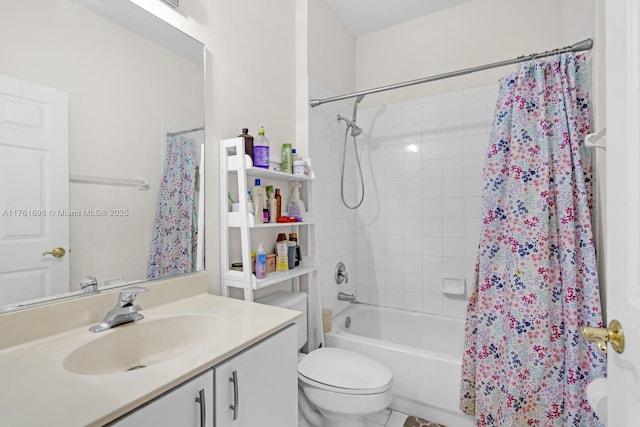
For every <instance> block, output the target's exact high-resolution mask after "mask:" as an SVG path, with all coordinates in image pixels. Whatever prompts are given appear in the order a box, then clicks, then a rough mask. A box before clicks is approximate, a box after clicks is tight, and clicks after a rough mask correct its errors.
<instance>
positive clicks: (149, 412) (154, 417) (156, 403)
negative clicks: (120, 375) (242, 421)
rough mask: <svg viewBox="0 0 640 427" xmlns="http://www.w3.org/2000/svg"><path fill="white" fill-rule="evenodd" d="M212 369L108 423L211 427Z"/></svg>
mask: <svg viewBox="0 0 640 427" xmlns="http://www.w3.org/2000/svg"><path fill="white" fill-rule="evenodd" d="M213 392H214V387H213V370H212V369H209V370H207V371H206V372H205V373H203V374H201V375H199V376H197V377H196V378H193V379H191V380H189V381H187V382H186V383H184V384H182V385H180V386H178V387H176V388H174V389H172V390H171V391H169V392H167V393H165V394H163V395H162V396H160V397H158V398H157V399H155V400H152V401H151V402H149V403H147V404H146V405H144V406H142V407H140V408H138V409H135V410H134V411H133V412H131V413H129V414H127V415H125V416H124V417H122V418H120V419H118V420H116V421H115V422H114V423H112V424H109V426H113V427H162V426H167V427H169V426H181V427H191V426H193V427H213V426H214V424H213V418H214V415H213V406H214V396H213Z"/></svg>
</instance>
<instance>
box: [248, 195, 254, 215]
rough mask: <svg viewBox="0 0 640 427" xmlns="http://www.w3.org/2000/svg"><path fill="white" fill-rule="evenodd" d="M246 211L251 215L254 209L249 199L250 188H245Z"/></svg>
mask: <svg viewBox="0 0 640 427" xmlns="http://www.w3.org/2000/svg"><path fill="white" fill-rule="evenodd" d="M247 211H248V212H249V213H250V214H251V215H255V210H254V209H253V201H252V200H251V190H247Z"/></svg>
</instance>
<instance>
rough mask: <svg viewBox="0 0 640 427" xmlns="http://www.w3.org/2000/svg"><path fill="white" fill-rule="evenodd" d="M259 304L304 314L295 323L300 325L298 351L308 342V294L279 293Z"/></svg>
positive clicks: (265, 297)
mask: <svg viewBox="0 0 640 427" xmlns="http://www.w3.org/2000/svg"><path fill="white" fill-rule="evenodd" d="M256 302H257V303H260V304H266V305H275V306H277V307H282V308H288V309H290V310H296V311H301V312H302V313H303V315H302V316H300V317H299V318H298V319H297V320H296V321H295V322H294V323H295V324H296V325H298V349H301V348H302V346H304V345H305V344H306V342H307V294H306V293H304V292H291V291H277V292H274V293H272V294H269V295H265V296H264V297H262V298H258V299H256Z"/></svg>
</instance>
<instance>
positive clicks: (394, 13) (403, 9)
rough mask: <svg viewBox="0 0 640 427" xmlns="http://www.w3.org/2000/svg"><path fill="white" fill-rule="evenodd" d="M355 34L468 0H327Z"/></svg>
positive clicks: (361, 33)
mask: <svg viewBox="0 0 640 427" xmlns="http://www.w3.org/2000/svg"><path fill="white" fill-rule="evenodd" d="M326 1H327V3H329V5H330V6H331V8H333V10H334V11H335V13H336V15H338V17H340V19H341V20H342V22H343V23H344V24H345V25H346V27H347V28H348V29H349V30H350V31H351V33H352V34H353V35H354V37H360V36H362V35H365V34H368V33H372V32H375V31H379V30H382V29H384V28H388V27H391V26H394V25H397V24H401V23H403V22H407V21H411V20H412V19H416V18H419V17H421V16H424V15H428V14H430V13H434V12H438V11H440V10H443V9H446V8H449V7H453V6H457V5H459V4H462V3H466V2H469V1H471V0H326Z"/></svg>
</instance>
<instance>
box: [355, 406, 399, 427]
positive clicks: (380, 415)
mask: <svg viewBox="0 0 640 427" xmlns="http://www.w3.org/2000/svg"><path fill="white" fill-rule="evenodd" d="M407 417H408V415H407V414H405V413H402V412H400V411H394V410H391V409H383V410H382V411H380V412H376V413H375V414H373V415H371V416H369V417H368V418H367V419H366V421H365V423H364V425H365V427H380V426H383V427H403V425H404V422H405V420H406V419H407Z"/></svg>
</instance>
